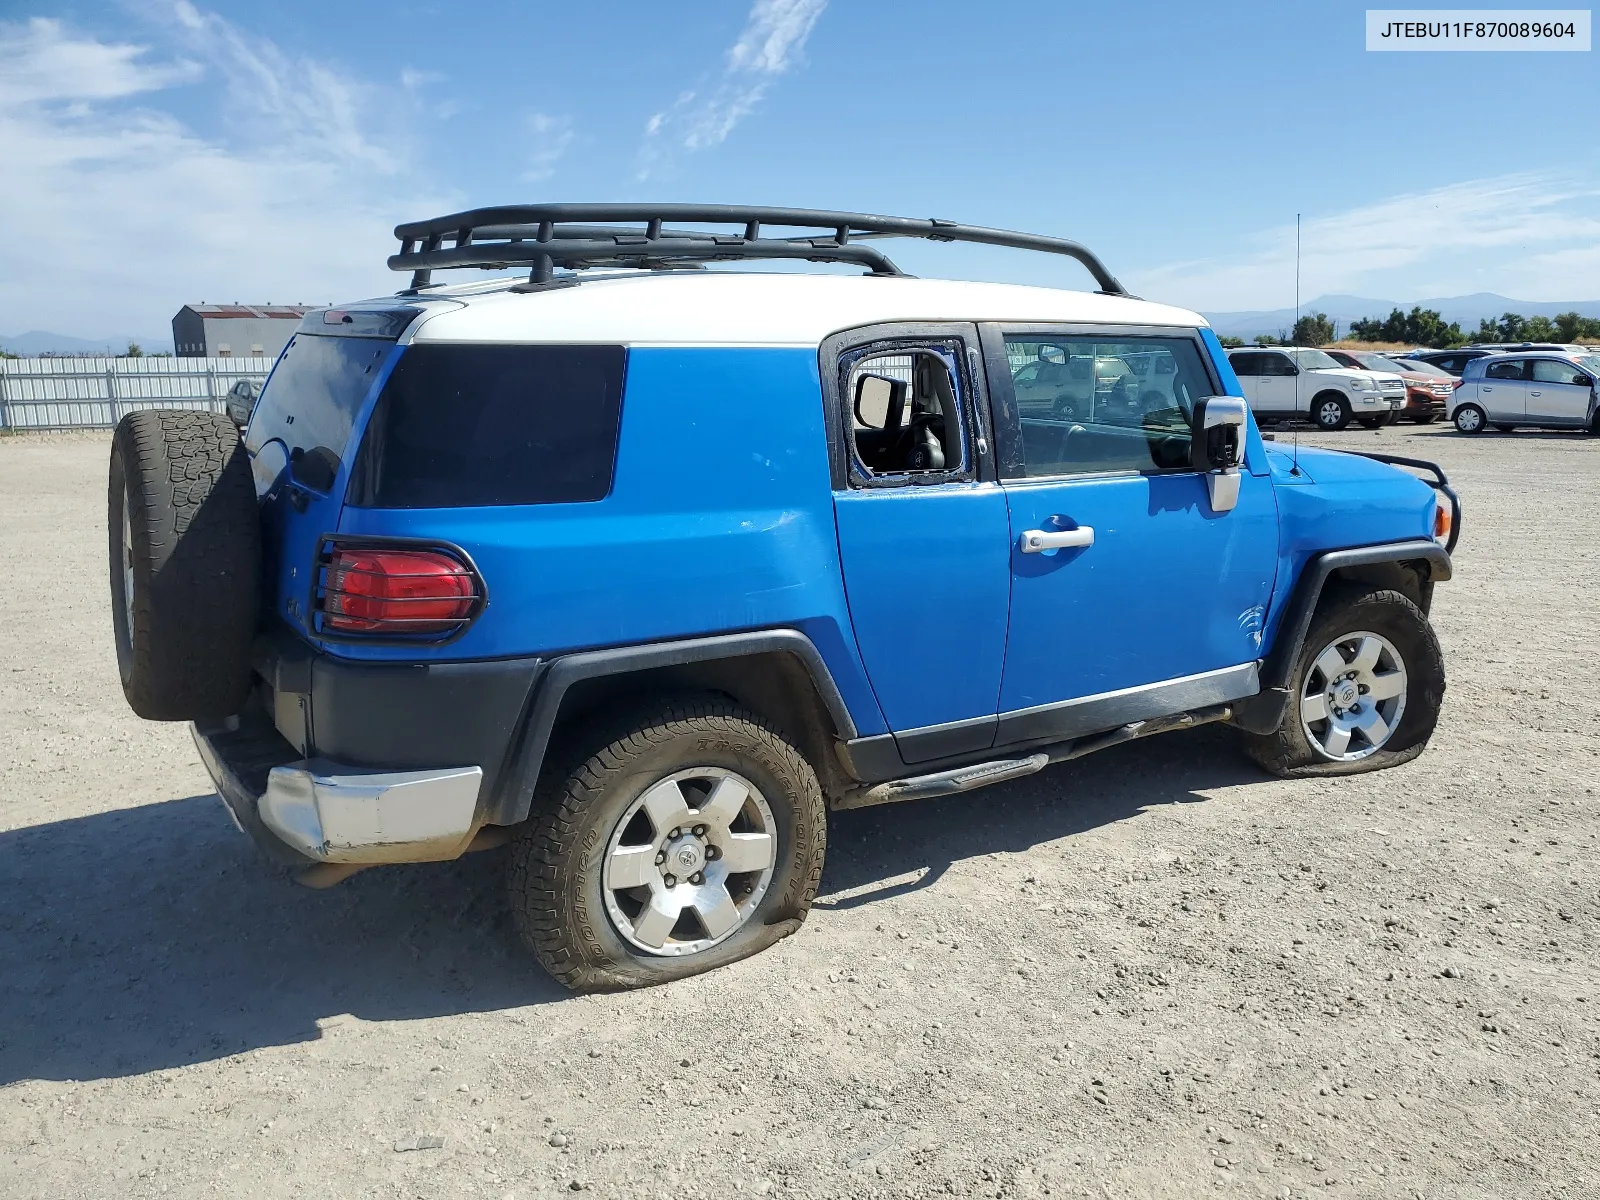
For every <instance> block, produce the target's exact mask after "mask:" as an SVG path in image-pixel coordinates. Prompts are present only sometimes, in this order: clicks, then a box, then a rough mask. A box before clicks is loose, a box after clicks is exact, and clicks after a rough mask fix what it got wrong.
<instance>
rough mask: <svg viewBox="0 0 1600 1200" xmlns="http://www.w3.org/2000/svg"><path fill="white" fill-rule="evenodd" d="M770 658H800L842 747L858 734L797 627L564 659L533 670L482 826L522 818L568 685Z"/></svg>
mask: <svg viewBox="0 0 1600 1200" xmlns="http://www.w3.org/2000/svg"><path fill="white" fill-rule="evenodd" d="M774 652H777V653H784V654H792V655H794V656H795V657H796V658H797V659H799V660H800V662H801V664H802V665H803V666H804V667H805V669H806V673H807V674H809V675H810V676H811V682H812V683H813V684H814V685H815V687H816V689H817V695H818V696H820V697H821V698H822V703H823V705H824V707H825V708H826V709H827V710H828V715H829V717H830V718H831V719H832V721H833V724H834V727H835V730H836V733H837V735H838V736H839V737H840V738H841V739H842V740H846V741H848V740H850V739H852V738H855V737H856V736H858V734H857V730H856V724H855V721H854V719H853V718H852V717H851V716H850V709H849V707H848V706H847V705H846V704H845V702H844V696H843V695H842V694H841V693H840V691H839V686H838V684H836V683H835V682H834V679H833V674H832V672H830V671H829V670H828V664H827V663H826V662H825V661H824V660H823V657H822V654H821V652H820V651H819V650H818V649H817V647H816V644H815V643H814V642H812V640H811V639H810V638H809V637H807V636H806V635H805V634H803V633H801V632H800V631H799V630H798V629H762V630H753V631H750V632H746V633H725V634H717V635H715V636H711V637H701V638H686V639H683V640H680V641H670V642H646V643H644V644H642V645H635V646H617V647H613V648H611V649H606V650H585V651H580V652H578V653H575V654H565V655H561V656H560V657H558V658H553V659H551V660H550V661H549V662H548V663H546V664H544V665H543V666H541V668H540V672H539V678H538V679H537V680H536V681H535V683H534V686H533V690H532V695H531V699H530V701H529V705H528V712H527V717H526V719H525V720H524V721H523V723H522V724H523V728H522V736H521V738H520V740H519V743H518V745H517V748H516V750H515V751H514V752H513V756H512V762H511V767H510V769H509V770H508V771H507V772H506V773H505V775H504V780H503V782H502V784H501V786H500V788H499V789H498V791H499V795H498V796H497V797H496V800H495V803H494V805H493V808H492V811H491V812H490V814H489V818H488V820H489V822H490V823H491V824H496V825H514V824H516V823H518V822H519V821H524V820H526V819H527V817H528V814H529V812H530V810H531V807H532V803H533V789H534V786H535V785H536V784H537V783H538V782H539V772H540V770H541V769H542V768H543V766H544V759H545V754H546V752H547V751H548V750H549V748H550V734H551V731H552V730H553V729H554V728H555V723H556V719H557V717H558V716H559V715H560V712H561V704H562V701H563V700H564V699H565V698H566V694H567V691H568V690H569V689H570V688H571V687H572V686H573V685H574V684H576V683H579V682H581V681H583V680H586V679H596V678H599V677H601V676H606V675H624V674H628V673H630V672H634V671H649V670H655V669H657V668H661V667H677V666H683V665H685V664H687V663H702V662H711V661H713V660H716V659H726V658H739V657H743V656H746V655H751V654H770V653H774Z"/></svg>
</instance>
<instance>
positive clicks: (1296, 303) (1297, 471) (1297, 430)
mask: <svg viewBox="0 0 1600 1200" xmlns="http://www.w3.org/2000/svg"><path fill="white" fill-rule="evenodd" d="M1294 323H1295V327H1296V329H1298V328H1299V325H1300V214H1299V213H1295V215H1294ZM1289 337H1290V339H1291V340H1298V339H1297V338H1296V337H1295V334H1294V332H1293V331H1291V332H1290V334H1289ZM1294 408H1295V413H1294V416H1295V422H1294V466H1293V467H1291V468H1290V474H1292V475H1298V474H1300V376H1299V375H1296V376H1295V377H1294Z"/></svg>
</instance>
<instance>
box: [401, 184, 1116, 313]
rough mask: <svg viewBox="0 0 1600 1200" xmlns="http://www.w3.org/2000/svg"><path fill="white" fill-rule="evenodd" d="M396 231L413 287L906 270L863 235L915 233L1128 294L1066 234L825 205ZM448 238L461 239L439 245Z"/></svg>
mask: <svg viewBox="0 0 1600 1200" xmlns="http://www.w3.org/2000/svg"><path fill="white" fill-rule="evenodd" d="M669 221H671V222H690V223H696V224H711V225H733V226H739V227H741V228H740V231H739V232H738V233H729V232H722V233H717V232H710V231H705V230H690V229H674V228H668V227H667V226H666V225H665V224H664V223H665V222H669ZM608 223H609V224H608ZM634 223H638V224H640V225H642V226H643V228H642V230H640V229H637V228H635V229H627V228H618V227H617V226H618V225H620V224H634ZM770 226H776V227H780V228H784V229H796V230H801V229H810V230H817V231H825V232H813V233H808V234H800V235H798V236H784V237H775V236H771V235H770V234H767V233H766V230H765V229H764V227H770ZM394 232H395V237H396V238H398V239H399V241H400V252H399V253H398V254H394V255H391V256H390V258H389V266H390V268H391V269H392V270H396V271H412V272H413V276H412V287H413V288H417V287H424V286H426V285H427V284H428V283H429V281H430V280H431V278H432V272H433V271H434V270H435V269H442V268H457V267H518V266H530V267H532V274H531V275H530V279H531V280H533V281H534V282H538V281H540V280H539V277H540V276H543V278H544V280H548V279H549V278H550V276H549V272H550V271H553V270H554V268H556V267H563V268H566V269H570V270H579V269H582V268H585V267H616V266H621V267H634V266H643V267H654V266H662V265H666V266H674V265H676V266H682V265H689V264H692V263H695V262H726V261H735V260H740V259H806V260H810V261H813V262H842V263H852V264H855V265H858V266H863V267H866V268H867V269H868V270H870V271H871V272H872V273H873V274H875V275H899V274H901V273H902V272H901V271H900V269H899V268H898V267H896V266H895V265H894V263H893V262H891V261H890V260H889V258H888V257H887V256H885V255H884V254H883V253H882V252H881V251H879V250H878V249H877V248H876V247H873V246H868V245H864V244H862V243H863V242H864V241H867V240H870V239H880V238H889V237H911V238H923V239H926V240H929V241H936V242H972V243H976V244H979V245H987V246H1007V247H1011V248H1013V249H1018V250H1035V251H1039V252H1041V253H1045V254H1060V255H1064V256H1066V257H1068V258H1072V259H1075V260H1076V261H1077V262H1079V263H1081V264H1082V265H1083V266H1084V267H1085V268H1086V269H1087V270H1088V271H1089V273H1090V274H1091V275H1092V276H1094V280H1095V283H1096V284H1098V285H1099V289H1100V291H1101V292H1102V293H1104V294H1106V295H1111V296H1126V295H1128V291H1127V289H1126V288H1124V287H1123V286H1122V284H1120V283H1118V282H1117V279H1116V277H1115V276H1114V275H1112V274H1111V272H1110V271H1108V270H1107V269H1106V266H1105V264H1104V263H1102V262H1101V261H1100V259H1099V258H1097V257H1096V256H1095V255H1094V254H1093V253H1092V252H1091V251H1090V250H1089V249H1088V248H1087V247H1085V246H1083V245H1081V244H1079V243H1078V242H1073V241H1068V240H1067V239H1065V238H1053V237H1046V236H1044V235H1042V234H1033V233H1016V232H1013V231H1011V230H1006V229H988V228H984V227H982V226H977V225H960V224H957V223H955V222H953V221H942V220H925V219H922V218H918V217H884V216H873V215H869V214H865V213H848V212H835V211H832V210H827V209H809V208H767V207H750V206H744V205H734V204H653V205H652V204H528V205H508V206H502V207H496V208H478V209H471V210H469V211H467V212H459V213H452V214H450V215H449V216H444V217H435V218H433V219H431V220H427V221H412V222H409V223H407V224H404V225H397V226H396V227H395V231H394ZM530 235H532V236H533V239H534V240H533V241H531V242H530V241H529V240H528V239H529V236H530ZM446 237H448V238H450V239H451V240H452V241H453V242H454V243H455V244H454V245H453V246H449V247H446V246H443V245H442V244H441V243H442V241H443V239H444V238H446Z"/></svg>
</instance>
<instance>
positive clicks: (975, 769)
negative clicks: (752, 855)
mask: <svg viewBox="0 0 1600 1200" xmlns="http://www.w3.org/2000/svg"><path fill="white" fill-rule="evenodd" d="M1232 715H1233V706H1232V705H1229V704H1218V705H1214V706H1213V707H1211V708H1200V709H1196V710H1195V711H1193V712H1185V713H1175V714H1173V715H1172V716H1170V717H1153V718H1151V719H1150V720H1148V721H1134V722H1131V723H1130V724H1127V725H1123V726H1121V727H1120V728H1117V729H1110V730H1107V731H1106V732H1105V733H1096V734H1091V735H1090V736H1088V737H1081V738H1077V739H1076V740H1074V741H1070V742H1062V743H1060V744H1059V745H1056V746H1049V747H1046V748H1044V749H1042V750H1039V751H1038V752H1037V753H1034V754H1030V755H1028V756H1027V757H1026V758H997V759H994V760H992V761H990V762H980V763H972V764H969V765H968V766H964V767H952V768H951V769H950V770H948V771H938V772H935V773H934V774H932V775H914V776H912V777H911V778H909V779H892V780H890V781H889V782H887V783H880V784H876V785H874V786H873V787H869V788H863V789H862V790H860V791H858V792H852V793H850V794H849V795H846V796H843V797H841V798H840V799H839V801H838V802H837V803H836V804H835V806H834V807H835V808H840V809H843V808H873V807H876V806H877V805H879V804H897V803H899V802H900V801H901V800H926V799H929V798H931V797H934V796H953V795H956V794H958V793H961V792H971V791H975V790H976V789H978V788H981V787H988V786H989V785H990V784H991V783H1004V782H1005V781H1006V780H1008V779H1020V778H1022V777H1023V776H1024V775H1032V774H1034V773H1035V772H1037V771H1042V770H1044V769H1045V767H1047V766H1050V765H1051V764H1052V763H1059V762H1068V761H1070V760H1071V759H1074V758H1082V757H1084V756H1085V755H1087V754H1093V753H1094V752H1095V751H1097V750H1105V749H1107V748H1109V747H1111V746H1120V745H1121V744H1122V743H1123V742H1132V741H1137V740H1138V739H1139V738H1146V737H1151V736H1153V735H1154V734H1158V733H1169V732H1171V731H1172V730H1175V729H1192V728H1194V727H1195V726H1197V725H1209V724H1211V723H1212V722H1213V721H1226V720H1227V719H1228V718H1229V717H1231V716H1232Z"/></svg>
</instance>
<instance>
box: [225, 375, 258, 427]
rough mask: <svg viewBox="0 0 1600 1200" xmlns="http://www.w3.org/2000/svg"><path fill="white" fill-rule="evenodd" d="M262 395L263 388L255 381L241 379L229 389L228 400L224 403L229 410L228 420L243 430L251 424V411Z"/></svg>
mask: <svg viewBox="0 0 1600 1200" xmlns="http://www.w3.org/2000/svg"><path fill="white" fill-rule="evenodd" d="M260 394H261V387H260V385H259V384H257V383H256V382H255V381H254V380H250V379H241V380H239V382H237V383H235V384H234V385H233V386H232V387H231V388H229V389H228V395H227V398H226V399H225V400H224V401H223V404H224V406H225V407H226V408H227V410H228V419H229V420H231V421H232V422H233V423H234V425H235V426H237V427H238V428H240V429H243V428H244V427H245V426H246V425H248V424H249V423H250V410H251V409H253V408H254V407H255V406H256V397H257V396H259V395H260Z"/></svg>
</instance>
